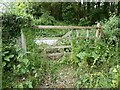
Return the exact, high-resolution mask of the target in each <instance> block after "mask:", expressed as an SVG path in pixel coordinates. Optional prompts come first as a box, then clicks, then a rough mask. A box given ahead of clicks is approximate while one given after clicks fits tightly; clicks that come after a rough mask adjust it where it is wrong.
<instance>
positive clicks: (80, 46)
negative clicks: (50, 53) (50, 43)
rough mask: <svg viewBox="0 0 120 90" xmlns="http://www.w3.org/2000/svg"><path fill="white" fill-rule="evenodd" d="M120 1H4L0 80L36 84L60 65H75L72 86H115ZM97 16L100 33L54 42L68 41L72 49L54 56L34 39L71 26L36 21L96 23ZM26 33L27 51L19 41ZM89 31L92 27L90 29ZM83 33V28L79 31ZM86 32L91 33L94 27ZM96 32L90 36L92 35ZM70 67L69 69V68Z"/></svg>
mask: <svg viewBox="0 0 120 90" xmlns="http://www.w3.org/2000/svg"><path fill="white" fill-rule="evenodd" d="M119 4H120V2H119V3H114V2H101V3H100V2H83V4H82V3H81V2H79V3H73V2H67V3H59V2H56V3H50V2H41V3H38V2H37V3H36V2H29V3H28V2H15V3H8V4H7V3H6V4H4V5H5V6H7V5H8V6H9V7H6V8H5V12H4V13H3V14H2V15H1V17H2V85H3V88H35V87H37V86H39V85H40V84H42V83H43V82H44V80H45V79H46V76H49V80H50V81H51V82H52V83H54V84H55V83H56V82H57V80H58V76H57V73H58V72H59V70H58V69H59V68H60V67H64V66H68V67H70V66H72V67H73V68H74V70H75V72H74V77H76V78H77V79H76V81H75V83H74V87H75V88H117V87H118V82H119V80H120V78H119V77H120V76H119V75H120V72H119V70H120V65H119V64H120V63H119V58H120V57H119V56H120V30H119V28H118V27H120V23H119V20H120V19H119V17H120V16H119V13H120V12H119V10H118V9H119V7H120V5H119ZM96 22H100V23H101V25H102V30H103V31H104V34H105V36H104V38H101V39H89V40H86V39H78V38H76V35H75V32H74V31H72V32H73V33H72V39H71V40H70V41H68V40H60V41H58V44H61V43H62V44H63V45H67V44H70V43H71V44H72V50H71V52H72V54H71V55H64V56H62V57H61V58H59V60H57V61H56V62H54V61H52V60H50V59H49V58H47V57H45V55H44V53H43V52H42V50H39V49H38V48H39V47H42V48H45V46H46V45H41V46H39V45H37V44H35V43H34V39H35V38H38V37H61V36H63V35H64V34H65V33H67V32H68V31H69V30H61V31H59V30H56V29H53V30H49V29H47V30H43V29H34V28H32V26H34V25H53V26H54V25H76V26H95V25H96ZM22 31H23V32H24V34H25V37H26V44H27V52H25V51H24V50H23V49H22V48H21V47H20V46H19V45H18V44H17V39H18V38H19V37H20V35H21V32H22ZM92 31H93V32H92ZM79 33H81V35H83V37H85V29H82V30H80V31H79ZM90 36H95V32H94V29H93V30H91V32H90ZM92 38H94V37H92ZM71 73H72V72H71Z"/></svg>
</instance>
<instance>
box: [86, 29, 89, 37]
mask: <svg viewBox="0 0 120 90" xmlns="http://www.w3.org/2000/svg"><path fill="white" fill-rule="evenodd" d="M86 39H89V30H87V32H86Z"/></svg>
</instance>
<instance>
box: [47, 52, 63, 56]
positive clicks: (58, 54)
mask: <svg viewBox="0 0 120 90" xmlns="http://www.w3.org/2000/svg"><path fill="white" fill-rule="evenodd" d="M62 55H63V53H52V54H47V56H48V57H54V56H62Z"/></svg>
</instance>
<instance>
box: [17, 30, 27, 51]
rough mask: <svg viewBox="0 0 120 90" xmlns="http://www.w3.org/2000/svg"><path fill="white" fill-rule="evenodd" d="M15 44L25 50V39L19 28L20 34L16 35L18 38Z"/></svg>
mask: <svg viewBox="0 0 120 90" xmlns="http://www.w3.org/2000/svg"><path fill="white" fill-rule="evenodd" d="M17 44H18V46H19V47H20V48H22V49H23V50H24V51H25V52H26V51H27V50H26V40H25V36H24V34H23V32H22V30H21V36H20V37H18V40H17Z"/></svg>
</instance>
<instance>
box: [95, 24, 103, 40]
mask: <svg viewBox="0 0 120 90" xmlns="http://www.w3.org/2000/svg"><path fill="white" fill-rule="evenodd" d="M101 35H102V31H101V25H100V23H97V28H96V38H101Z"/></svg>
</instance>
